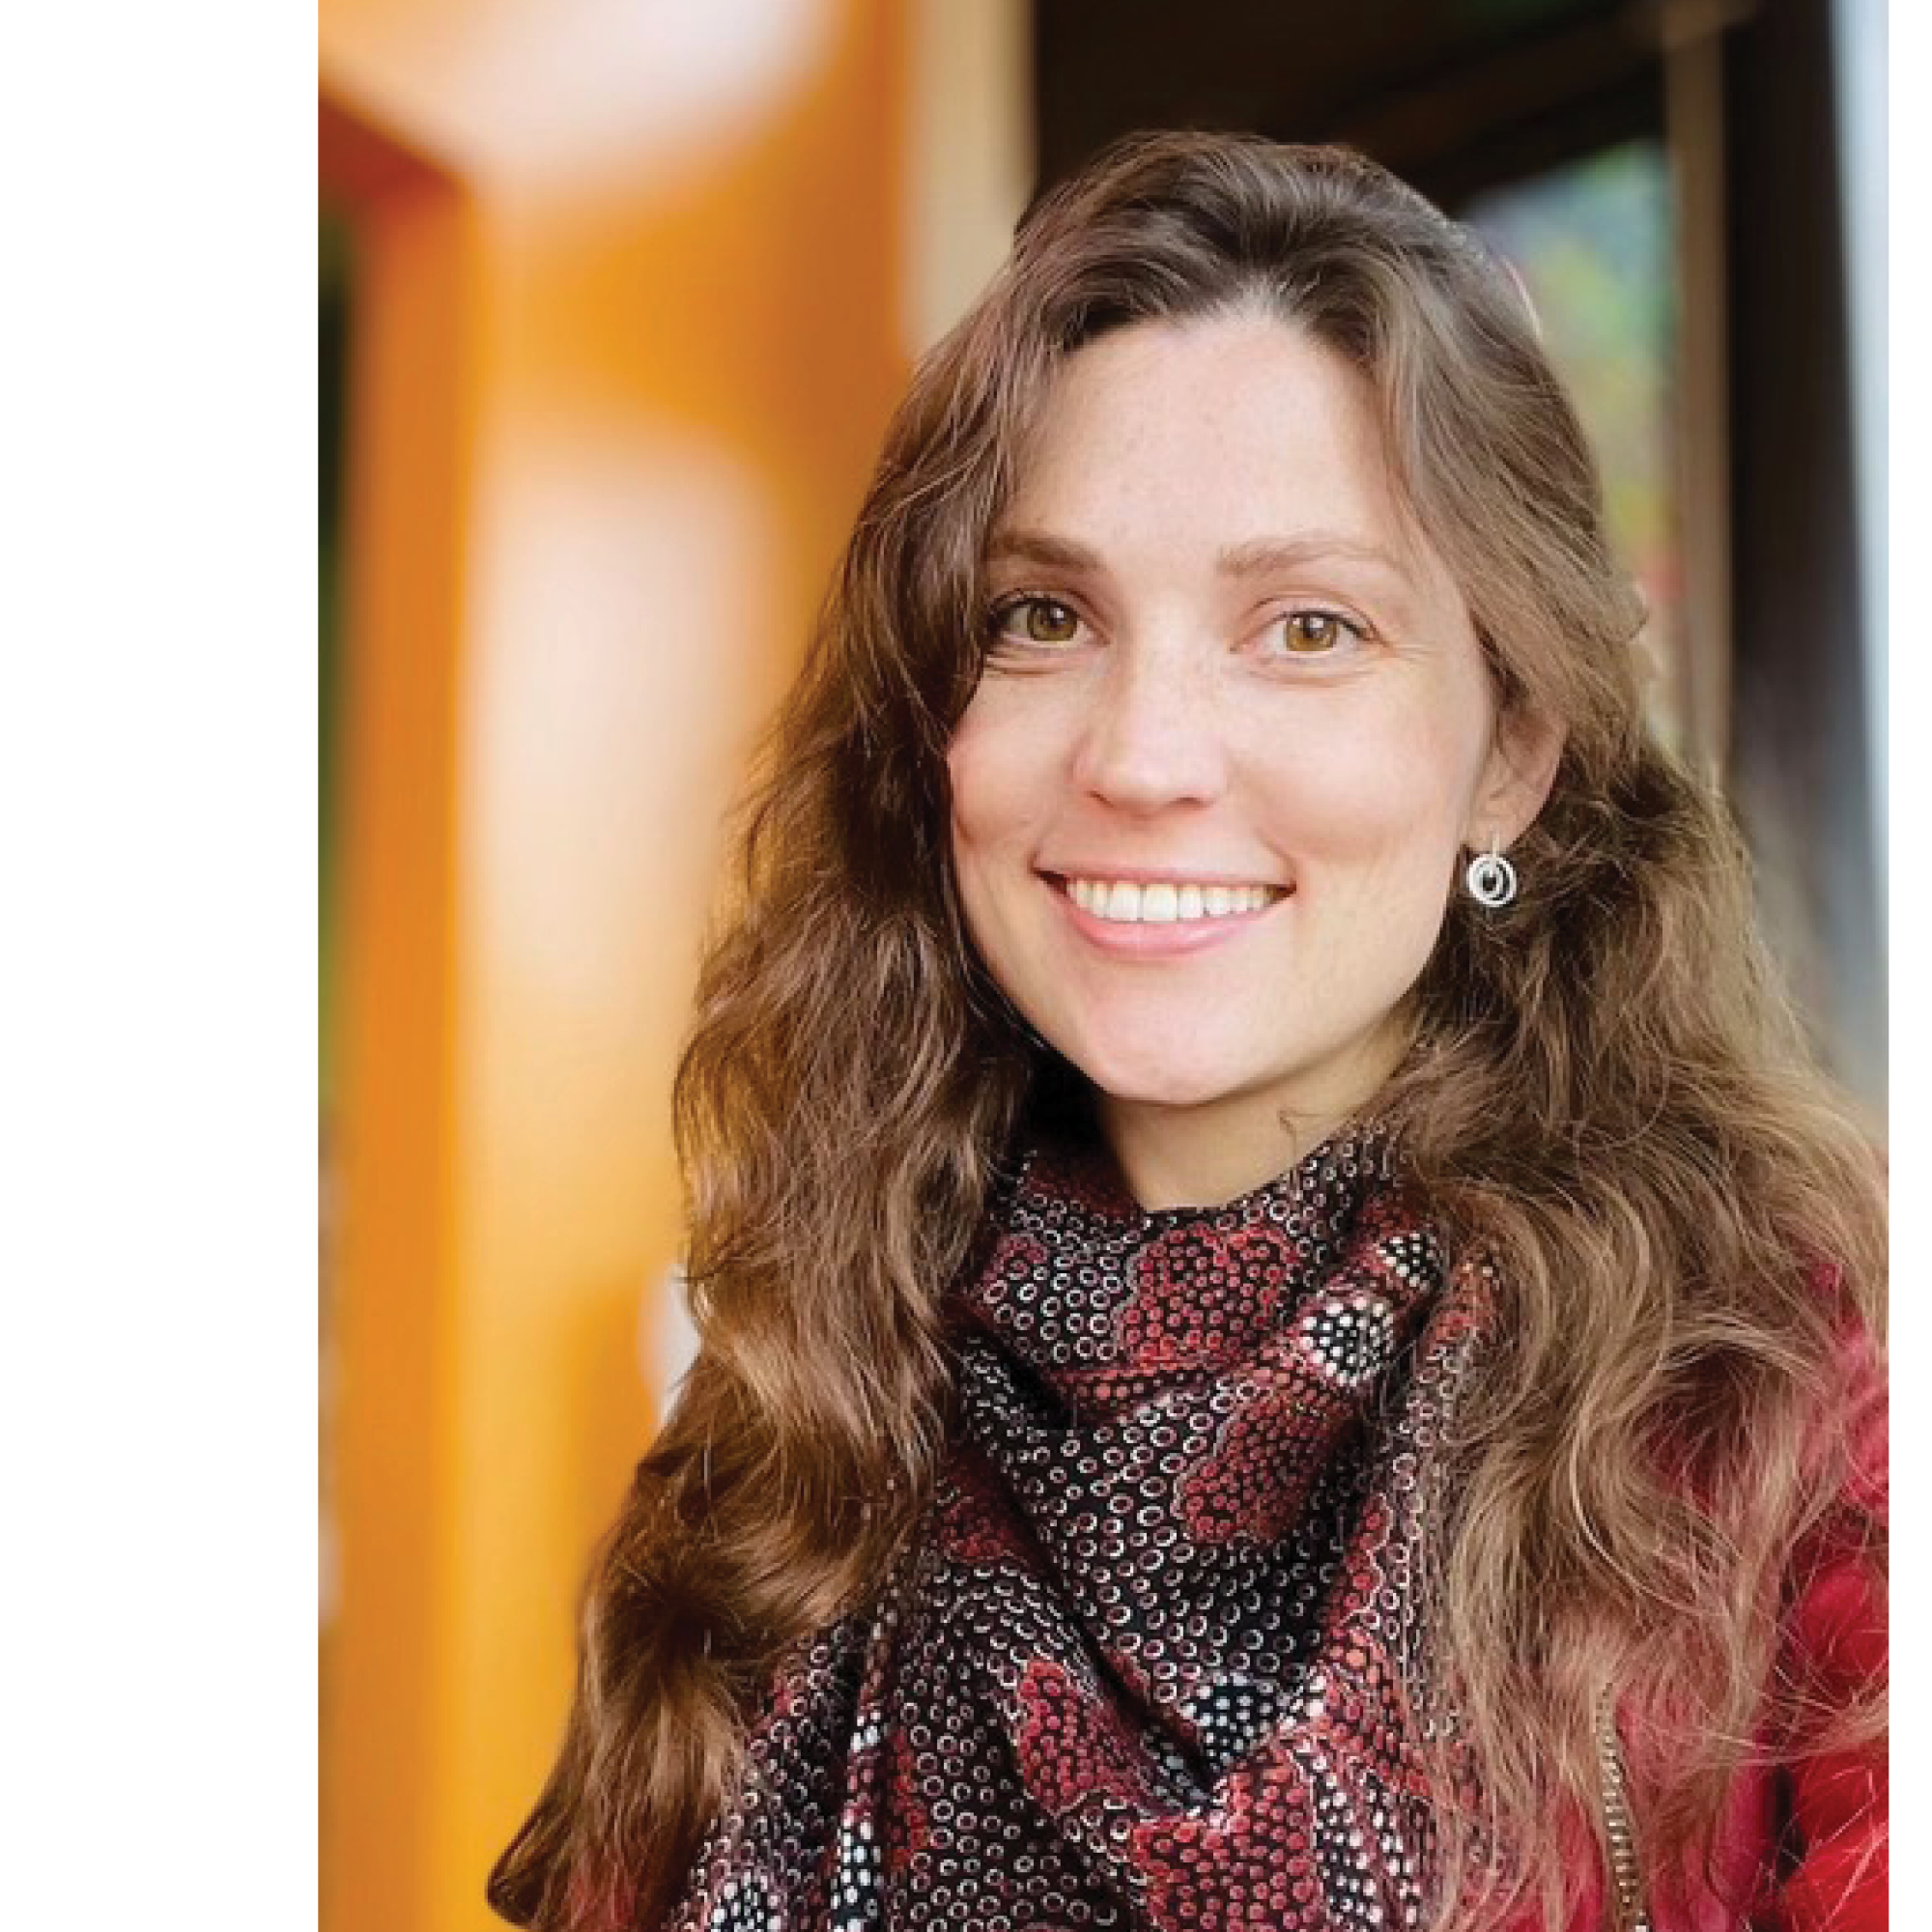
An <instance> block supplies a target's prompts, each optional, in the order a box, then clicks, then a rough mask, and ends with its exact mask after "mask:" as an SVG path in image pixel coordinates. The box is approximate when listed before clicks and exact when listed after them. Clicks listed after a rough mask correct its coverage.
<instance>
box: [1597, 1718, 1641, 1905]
mask: <svg viewBox="0 0 1932 1932" xmlns="http://www.w3.org/2000/svg"><path fill="white" fill-rule="evenodd" d="M1597 1763H1598V1768H1599V1769H1600V1770H1601V1771H1602V1773H1603V1779H1604V1826H1605V1836H1606V1837H1607V1838H1608V1839H1609V1844H1610V1877H1611V1880H1612V1882H1613V1883H1614V1885H1615V1887H1616V1893H1617V1916H1616V1925H1617V1932H1650V1914H1649V1912H1648V1910H1647V1909H1646V1908H1645V1905H1644V1900H1643V1880H1642V1878H1641V1876H1640V1875H1639V1873H1638V1871H1637V1863H1636V1828H1635V1826H1634V1823H1633V1821H1632V1818H1631V1808H1630V1790H1629V1783H1628V1780H1627V1779H1626V1777H1625V1776H1624V1758H1623V1752H1622V1750H1621V1749H1619V1747H1618V1745H1617V1720H1616V1714H1615V1712H1614V1710H1613V1709H1612V1707H1611V1702H1610V1693H1609V1691H1608V1690H1605V1693H1604V1696H1603V1700H1602V1702H1601V1703H1599V1704H1598V1706H1597Z"/></svg>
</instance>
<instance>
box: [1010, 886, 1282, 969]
mask: <svg viewBox="0 0 1932 1932" xmlns="http://www.w3.org/2000/svg"><path fill="white" fill-rule="evenodd" d="M1045 876H1046V878H1047V880H1048V883H1049V884H1051V885H1052V886H1053V887H1054V889H1055V890H1056V892H1057V893H1058V894H1059V895H1060V896H1061V897H1062V899H1063V900H1064V901H1065V903H1067V904H1068V905H1070V906H1072V907H1073V908H1075V909H1076V911H1077V913H1078V914H1079V915H1080V917H1079V918H1078V919H1077V920H1076V923H1078V924H1080V925H1081V926H1082V927H1083V929H1084V930H1086V931H1088V932H1089V933H1090V935H1092V936H1094V937H1095V938H1098V937H1101V936H1102V934H1101V933H1100V932H1098V931H1096V930H1095V928H1096V927H1111V928H1113V929H1114V932H1115V934H1117V935H1118V936H1119V937H1120V938H1121V939H1122V940H1124V939H1126V938H1127V937H1128V934H1127V933H1126V932H1124V931H1121V930H1120V928H1122V927H1133V926H1164V927H1166V928H1168V930H1167V932H1166V933H1164V934H1156V933H1152V932H1150V933H1147V934H1145V935H1144V938H1145V940H1147V941H1154V940H1157V939H1162V938H1171V939H1173V940H1176V941H1179V940H1182V939H1194V938H1208V937H1211V936H1217V935H1218V934H1219V933H1220V932H1223V931H1231V930H1234V929H1236V928H1238V927H1239V926H1241V925H1242V924H1244V923H1247V922H1248V921H1249V920H1251V919H1252V918H1253V917H1254V916H1255V915H1256V914H1258V913H1262V912H1265V911H1266V910H1267V908H1268V907H1269V906H1271V905H1273V904H1275V903H1276V902H1277V901H1278V900H1280V899H1283V898H1286V897H1287V896H1288V894H1289V889H1288V888H1287V887H1284V886H1275V885H1265V884H1245V885H1244V884H1230V883H1225V882H1223V881H1219V880H1216V881H1212V882H1208V881H1202V880H1198V879H1113V878H1099V877H1069V876H1065V875H1063V874H1058V873H1048V874H1046V875H1045ZM1136 937H1141V935H1136ZM1136 950H1137V951H1138V950H1144V948H1143V947H1137V948H1136Z"/></svg>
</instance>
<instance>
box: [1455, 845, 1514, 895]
mask: <svg viewBox="0 0 1932 1932" xmlns="http://www.w3.org/2000/svg"><path fill="white" fill-rule="evenodd" d="M1463 885H1464V886H1466V887H1467V888H1468V892H1469V896H1470V897H1471V898H1472V899H1474V900H1475V901H1476V903H1477V904H1478V905H1485V906H1489V907H1491V908H1492V910H1493V909H1494V908H1495V907H1497V906H1506V905H1508V904H1509V902H1510V901H1511V900H1512V899H1513V898H1515V897H1516V867H1514V866H1512V865H1511V864H1510V862H1509V861H1508V860H1507V859H1505V858H1504V857H1503V855H1502V854H1501V853H1500V852H1498V851H1497V850H1496V848H1495V847H1494V846H1493V845H1492V846H1491V847H1490V849H1489V850H1488V851H1487V852H1479V853H1477V855H1476V856H1475V857H1474V858H1473V859H1471V860H1470V861H1469V869H1468V870H1467V871H1466V872H1464V873H1463Z"/></svg>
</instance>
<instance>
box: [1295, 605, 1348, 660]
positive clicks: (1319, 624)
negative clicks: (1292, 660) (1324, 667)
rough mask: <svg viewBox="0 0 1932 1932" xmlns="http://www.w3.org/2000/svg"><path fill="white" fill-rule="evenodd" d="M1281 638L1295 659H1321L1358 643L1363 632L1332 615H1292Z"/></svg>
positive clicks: (1314, 612)
mask: <svg viewBox="0 0 1932 1932" xmlns="http://www.w3.org/2000/svg"><path fill="white" fill-rule="evenodd" d="M1281 636H1282V642H1283V643H1284V644H1285V645H1286V646H1287V647H1288V650H1289V652H1290V654H1291V655H1292V656H1294V657H1304V658H1319V657H1325V656H1326V655H1327V654H1328V653H1329V652H1330V651H1336V650H1340V649H1342V648H1343V647H1344V646H1345V645H1346V644H1348V643H1349V642H1350V639H1358V638H1359V637H1360V636H1361V628H1360V626H1359V625H1356V624H1351V623H1350V621H1349V619H1348V618H1346V617H1343V616H1339V615H1338V614H1337V613H1336V612H1335V611H1290V612H1289V614H1288V615H1287V616H1286V617H1284V618H1283V619H1282V620H1281Z"/></svg>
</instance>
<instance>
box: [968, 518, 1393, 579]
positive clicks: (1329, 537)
mask: <svg viewBox="0 0 1932 1932" xmlns="http://www.w3.org/2000/svg"><path fill="white" fill-rule="evenodd" d="M1337 558H1340V559H1341V560H1343V561H1345V562H1350V563H1366V564H1370V565H1372V566H1373V567H1375V568H1376V569H1378V570H1383V571H1386V572H1388V574H1389V575H1390V576H1392V577H1396V578H1399V579H1401V580H1402V581H1403V582H1405V583H1406V582H1409V573H1408V571H1407V570H1406V568H1405V567H1404V565H1403V562H1402V559H1401V558H1400V557H1398V556H1396V555H1395V554H1393V553H1391V552H1390V551H1387V550H1384V549H1383V548H1382V547H1381V546H1380V545H1378V544H1375V543H1371V542H1369V541H1368V540H1367V539H1366V538H1363V537H1357V536H1351V535H1350V534H1348V533H1347V532H1346V531H1341V530H1303V531H1301V532H1300V533H1299V534H1297V535H1295V536H1292V537H1252V538H1250V539H1248V540H1247V541H1246V542H1244V543H1238V544H1231V545H1229V546H1227V547H1226V548H1224V549H1223V550H1222V551H1221V553H1220V554H1219V555H1218V556H1217V557H1216V559H1215V565H1216V568H1217V569H1218V570H1219V571H1220V573H1221V575H1222V576H1224V577H1232V578H1236V579H1240V578H1250V577H1267V576H1270V575H1272V574H1274V573H1277V572H1280V571H1284V570H1299V569H1302V568H1305V567H1306V566H1307V565H1308V564H1311V563H1319V562H1323V561H1333V560H1335V559H1337ZM986 561H987V562H988V563H989V564H991V563H1032V564H1037V565H1039V566H1040V567H1041V568H1043V569H1047V570H1067V571H1089V572H1098V571H1103V570H1105V568H1106V563H1105V560H1104V559H1103V558H1102V557H1101V555H1100V554H1099V553H1098V552H1097V551H1094V550H1090V549H1089V548H1088V547H1087V546H1086V545H1085V544H1083V543H1078V542H1076V541H1075V540H1074V539H1073V538H1071V537H1058V536H1054V535H1052V534H1051V533H1050V532H1048V531H1046V530H1028V529H1003V530H996V531H994V533H993V535H992V536H991V537H990V538H988V540H987V544H986Z"/></svg>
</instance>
